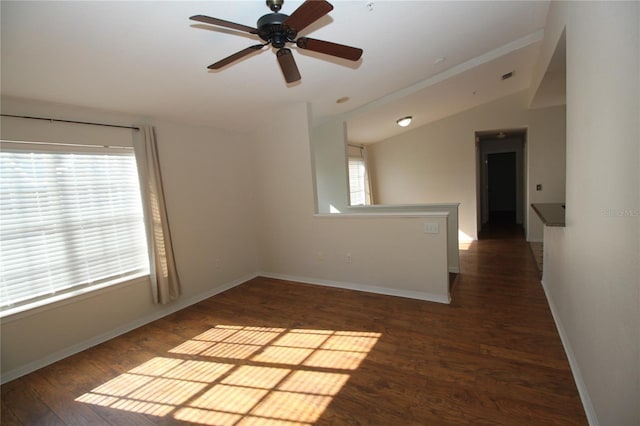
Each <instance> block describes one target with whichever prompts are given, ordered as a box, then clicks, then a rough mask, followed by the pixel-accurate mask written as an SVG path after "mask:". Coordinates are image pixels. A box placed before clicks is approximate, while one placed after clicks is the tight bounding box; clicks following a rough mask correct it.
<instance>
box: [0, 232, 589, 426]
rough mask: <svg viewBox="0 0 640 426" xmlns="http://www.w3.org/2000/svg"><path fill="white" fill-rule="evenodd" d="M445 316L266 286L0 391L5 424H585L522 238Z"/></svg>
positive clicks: (474, 259)
mask: <svg viewBox="0 0 640 426" xmlns="http://www.w3.org/2000/svg"><path fill="white" fill-rule="evenodd" d="M461 268H462V273H461V274H458V275H457V276H456V278H455V283H454V285H453V302H452V303H451V305H443V304H438V303H430V302H423V301H416V300H410V299H403V298H397V297H388V296H381V295H374V294H366V293H361V292H354V291H347V290H340V289H332V288H324V287H319V286H312V285H305V284H298V283H291V282H286V281H279V280H273V279H266V278H257V279H254V280H252V281H250V282H247V283H245V284H243V285H241V286H238V287H236V288H234V289H232V290H230V291H227V292H225V293H223V294H220V295H217V296H215V297H213V298H211V299H208V300H206V301H204V302H201V303H199V304H197V305H194V306H192V307H190V308H188V309H185V310H183V311H180V312H178V313H176V314H174V315H171V316H169V317H166V318H164V319H162V320H159V321H156V322H154V323H152V324H149V325H147V326H145V327H142V328H140V329H137V330H135V331H133V332H130V333H127V334H126V335H123V336H121V337H119V338H116V339H113V340H111V341H109V342H106V343H104V344H102V345H99V346H97V347H94V348H92V349H90V350H87V351H84V352H82V353H80V354H77V355H75V356H72V357H70V358H68V359H65V360H63V361H60V362H58V363H56V364H53V365H51V366H49V367H46V368H44V369H41V370H39V371H36V372H34V373H32V374H29V375H27V376H25V377H22V378H20V379H17V380H14V381H12V382H9V383H7V384H5V385H3V386H2V388H1V389H0V392H1V402H2V411H1V414H2V419H1V420H2V424H3V425H93V424H95V425H103V424H104V425H179V424H180V425H181V424H209V425H218V424H220V425H258V424H259V425H293V424H303V425H304V424H306V425H312V424H315V425H461V424H471V425H509V426H513V425H543V424H544V425H584V424H587V421H586V418H585V415H584V411H583V408H582V405H581V403H580V399H579V397H578V393H577V390H576V386H575V384H574V381H573V378H572V375H571V372H570V370H569V365H568V362H567V359H566V356H565V353H564V351H563V348H562V344H561V342H560V338H559V337H558V334H557V332H556V329H555V325H554V323H553V319H552V317H551V313H550V311H549V308H548V305H547V303H546V299H545V296H544V293H543V290H542V288H541V285H540V283H539V278H538V271H537V268H536V265H535V261H534V259H533V257H532V255H531V251H530V249H529V247H528V245H527V243H526V242H525V241H524V240H523V239H522V238H511V237H510V238H507V239H492V238H488V239H485V240H480V241H477V242H474V243H472V244H470V245H469V246H468V247H467V248H465V249H464V250H462V251H461Z"/></svg>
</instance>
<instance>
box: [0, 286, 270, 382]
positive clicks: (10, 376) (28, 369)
mask: <svg viewBox="0 0 640 426" xmlns="http://www.w3.org/2000/svg"><path fill="white" fill-rule="evenodd" d="M257 276H258V275H257V274H249V275H245V276H243V277H240V278H238V279H235V280H233V281H229V282H227V283H224V284H222V285H220V286H218V287H216V288H213V289H211V290H209V291H206V292H204V293H201V294H198V295H197V296H193V297H190V298H188V299H184V300H179V301H177V302H175V303H173V304H171V305H170V306H167V307H166V308H165V309H162V310H159V311H157V312H154V313H153V314H151V315H147V316H145V317H142V318H140V319H138V320H135V321H132V322H130V323H128V324H124V325H123V326H121V327H118V328H116V329H113V330H111V331H108V332H106V333H103V334H101V335H99V336H95V337H92V338H91V339H87V340H85V341H82V342H79V343H77V344H75V345H73V346H70V347H68V348H65V349H63V350H61V351H58V352H54V353H52V354H50V355H48V356H46V357H43V358H41V359H38V360H36V361H32V362H30V363H28V364H25V365H23V366H21V367H18V368H15V369H13V370H10V371H7V372H6V373H3V374H2V377H0V384H5V383H7V382H10V381H11V380H15V379H17V378H19V377H22V376H25V375H27V374H29V373H32V372H34V371H36V370H39V369H41V368H43V367H46V366H47V365H50V364H53V363H54V362H58V361H60V360H62V359H64V358H67V357H69V356H71V355H75V354H77V353H79V352H82V351H84V350H87V349H89V348H91V347H93V346H96V345H99V344H101V343H104V342H106V341H108V340H111V339H113V338H115V337H118V336H121V335H123V334H125V333H128V332H130V331H132V330H135V329H136V328H139V327H142V326H143V325H146V324H149V323H151V322H153V321H156V320H159V319H160V318H163V317H166V316H167V315H171V314H173V313H175V312H178V311H179V310H181V309H184V308H186V307H189V306H191V305H194V304H196V303H198V302H202V301H203V300H206V299H208V298H210V297H212V296H215V295H216V294H219V293H222V292H224V291H227V290H229V289H232V288H233V287H236V286H238V285H240V284H243V283H245V282H247V281H249V280H251V279H253V278H255V277H257Z"/></svg>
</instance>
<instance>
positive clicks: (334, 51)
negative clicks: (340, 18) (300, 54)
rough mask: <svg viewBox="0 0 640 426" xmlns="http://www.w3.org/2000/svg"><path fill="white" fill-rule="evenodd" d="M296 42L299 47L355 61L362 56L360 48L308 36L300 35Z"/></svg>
mask: <svg viewBox="0 0 640 426" xmlns="http://www.w3.org/2000/svg"><path fill="white" fill-rule="evenodd" d="M296 44H297V45H298V47H299V48H300V49H307V50H313V51H314V52H320V53H324V54H327V55H331V56H337V57H338V58H344V59H348V60H350V61H357V60H358V59H360V57H361V56H362V49H359V48H357V47H351V46H345V45H344V44H338V43H332V42H330V41H324V40H318V39H315V38H309V37H300V38H299V39H298V40H296Z"/></svg>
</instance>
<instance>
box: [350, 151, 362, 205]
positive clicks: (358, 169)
mask: <svg viewBox="0 0 640 426" xmlns="http://www.w3.org/2000/svg"><path fill="white" fill-rule="evenodd" d="M349 192H350V197H351V198H350V200H351V205H352V206H362V205H364V204H365V164H364V159H363V158H356V157H349Z"/></svg>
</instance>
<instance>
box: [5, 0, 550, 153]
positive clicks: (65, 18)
mask: <svg viewBox="0 0 640 426" xmlns="http://www.w3.org/2000/svg"><path fill="white" fill-rule="evenodd" d="M331 2H332V3H333V5H334V9H333V11H332V12H330V13H329V14H328V15H327V16H325V17H323V18H321V19H320V20H318V21H317V22H316V23H315V24H313V25H311V26H310V27H308V28H306V29H305V30H304V31H303V32H302V34H301V35H305V36H307V35H308V36H310V37H314V38H318V39H323V40H328V41H333V42H337V43H341V44H346V45H350V46H355V47H360V48H362V49H363V50H364V54H363V56H362V58H361V60H360V61H358V62H356V63H352V62H349V61H347V60H343V59H335V58H332V57H328V56H326V55H322V54H319V53H315V52H310V51H303V50H301V49H297V48H295V47H292V50H293V51H294V55H295V58H296V61H297V64H298V68H299V70H300V73H301V74H302V80H301V81H300V82H298V83H293V84H287V83H285V81H284V79H283V76H282V73H281V71H280V68H279V66H278V63H277V60H276V57H275V55H274V53H273V52H272V51H271V49H269V48H265V49H263V51H261V52H259V53H257V54H252V55H250V56H249V57H246V58H245V59H243V60H241V61H239V62H237V63H235V64H233V65H231V66H228V67H225V68H224V69H222V70H219V71H209V70H207V68H206V67H207V66H208V65H210V64H212V63H213V62H216V61H217V60H219V59H222V58H224V57H226V56H228V55H230V54H232V53H234V52H236V51H239V50H241V49H244V48H246V47H248V46H251V45H255V44H257V39H256V38H253V36H252V35H250V34H247V33H240V32H236V31H233V30H227V29H220V28H217V27H213V26H210V25H205V24H201V23H198V22H194V21H191V20H189V17H190V16H192V15H196V14H203V15H209V16H213V17H217V18H220V19H224V20H227V21H233V22H237V23H240V24H244V25H248V26H255V25H256V21H257V19H258V18H259V17H260V16H262V15H264V14H267V13H270V10H269V9H268V8H267V7H266V5H265V3H264V2H263V1H259V0H256V1H195V2H188V1H180V2H172V1H136V2H133V1H126V2H115V1H114V2H109V1H105V2H95V1H86V2H85V1H65V2H34V1H5V0H3V1H2V3H1V6H0V7H1V19H2V21H1V23H2V26H1V27H2V28H1V43H2V46H1V47H2V62H1V66H2V76H1V77H2V81H1V83H2V84H1V90H2V94H3V95H9V96H15V97H22V98H30V99H38V100H43V101H52V102H60V103H67V104H72V105H78V106H86V107H92V108H100V109H107V110H114V111H120V112H126V113H131V114H136V115H142V116H152V117H160V118H166V119H170V120H174V121H179V122H184V123H191V124H196V125H206V126H213V127H217V128H223V129H231V130H238V131H244V130H248V129H252V128H255V127H256V126H259V125H260V124H261V123H263V122H264V121H269V120H271V121H281V122H282V123H283V124H285V125H286V122H287V117H286V116H283V115H281V114H280V113H279V111H280V108H281V107H283V106H285V105H287V104H291V103H299V102H308V103H309V104H311V111H312V118H313V120H314V121H315V122H320V121H322V120H323V119H325V118H327V117H330V116H332V115H336V114H347V116H348V117H349V120H350V125H349V126H350V127H349V132H350V137H351V138H352V139H354V140H355V141H360V142H365V143H366V142H371V141H372V140H373V139H378V140H379V139H381V138H383V137H389V136H392V135H393V134H395V133H396V132H398V131H400V130H399V129H398V128H397V126H395V118H398V117H400V116H403V115H413V116H414V118H415V123H416V124H415V125H420V124H425V123H428V122H429V121H433V120H435V119H438V118H442V117H445V116H448V115H451V114H453V113H456V112H459V111H462V110H464V109H467V108H470V107H473V106H475V105H479V104H481V103H484V102H488V101H491V100H493V99H497V98H499V97H502V96H505V95H507V94H510V93H513V92H515V91H519V90H523V89H525V88H527V87H528V86H529V83H530V76H531V69H532V67H533V64H534V62H535V60H536V57H537V53H538V49H539V44H540V42H541V39H542V36H543V34H542V29H543V28H544V25H545V19H546V14H547V9H548V2H545V1H531V2H528V1H471V2H461V1H444V2H432V1H366V0H354V1H335V0H333V1H331ZM300 4H302V2H300V1H289V0H286V1H285V3H284V6H283V8H282V11H281V12H283V13H286V14H291V13H292V12H293V10H295V9H296V8H297V7H298V6H300ZM508 72H513V77H512V78H510V79H508V80H502V79H501V76H502V75H503V74H505V73H508ZM344 97H348V98H349V100H348V101H346V102H344V103H337V102H336V100H338V99H340V98H344Z"/></svg>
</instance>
